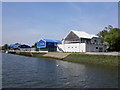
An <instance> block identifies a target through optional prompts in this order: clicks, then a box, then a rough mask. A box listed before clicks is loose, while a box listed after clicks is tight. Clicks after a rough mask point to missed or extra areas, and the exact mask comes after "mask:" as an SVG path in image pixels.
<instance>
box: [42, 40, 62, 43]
mask: <svg viewBox="0 0 120 90" xmlns="http://www.w3.org/2000/svg"><path fill="white" fill-rule="evenodd" d="M43 40H45V41H46V42H51V43H62V41H61V40H50V39H43Z"/></svg>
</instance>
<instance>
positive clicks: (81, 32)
mask: <svg viewBox="0 0 120 90" xmlns="http://www.w3.org/2000/svg"><path fill="white" fill-rule="evenodd" d="M71 31H72V32H73V33H74V34H76V35H77V36H78V37H79V38H89V39H91V38H93V37H98V36H97V35H93V34H88V33H86V32H83V31H76V30H71Z"/></svg>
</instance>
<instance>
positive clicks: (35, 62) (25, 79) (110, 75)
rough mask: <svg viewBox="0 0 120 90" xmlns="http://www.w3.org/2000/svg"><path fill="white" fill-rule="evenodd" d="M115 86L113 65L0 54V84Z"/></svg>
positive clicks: (69, 86) (76, 86)
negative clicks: (0, 66) (0, 77)
mask: <svg viewBox="0 0 120 90" xmlns="http://www.w3.org/2000/svg"><path fill="white" fill-rule="evenodd" d="M117 87H118V70H117V68H113V67H103V66H95V65H94V66H93V65H85V64H76V63H70V62H65V61H60V60H52V59H39V58H33V57H26V56H19V55H13V54H5V53H3V54H2V88H117Z"/></svg>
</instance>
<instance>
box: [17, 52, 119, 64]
mask: <svg viewBox="0 0 120 90" xmlns="http://www.w3.org/2000/svg"><path fill="white" fill-rule="evenodd" d="M44 54H46V53H19V54H17V55H24V56H30V57H36V58H49V59H51V58H52V59H58V58H54V57H48V56H43V55H44ZM119 58H120V56H112V55H89V54H83V53H81V54H80V53H73V54H70V55H68V56H67V57H65V58H63V59H58V60H63V61H68V62H74V63H81V64H82V63H83V64H94V65H105V66H118V60H119Z"/></svg>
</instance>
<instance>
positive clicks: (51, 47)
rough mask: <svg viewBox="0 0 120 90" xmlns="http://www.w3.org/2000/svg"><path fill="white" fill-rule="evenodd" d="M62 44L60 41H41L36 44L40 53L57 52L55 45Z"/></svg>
mask: <svg viewBox="0 0 120 90" xmlns="http://www.w3.org/2000/svg"><path fill="white" fill-rule="evenodd" d="M60 43H62V41H60V40H50V39H41V40H40V41H39V42H38V43H37V47H38V48H40V50H41V51H57V44H60Z"/></svg>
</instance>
